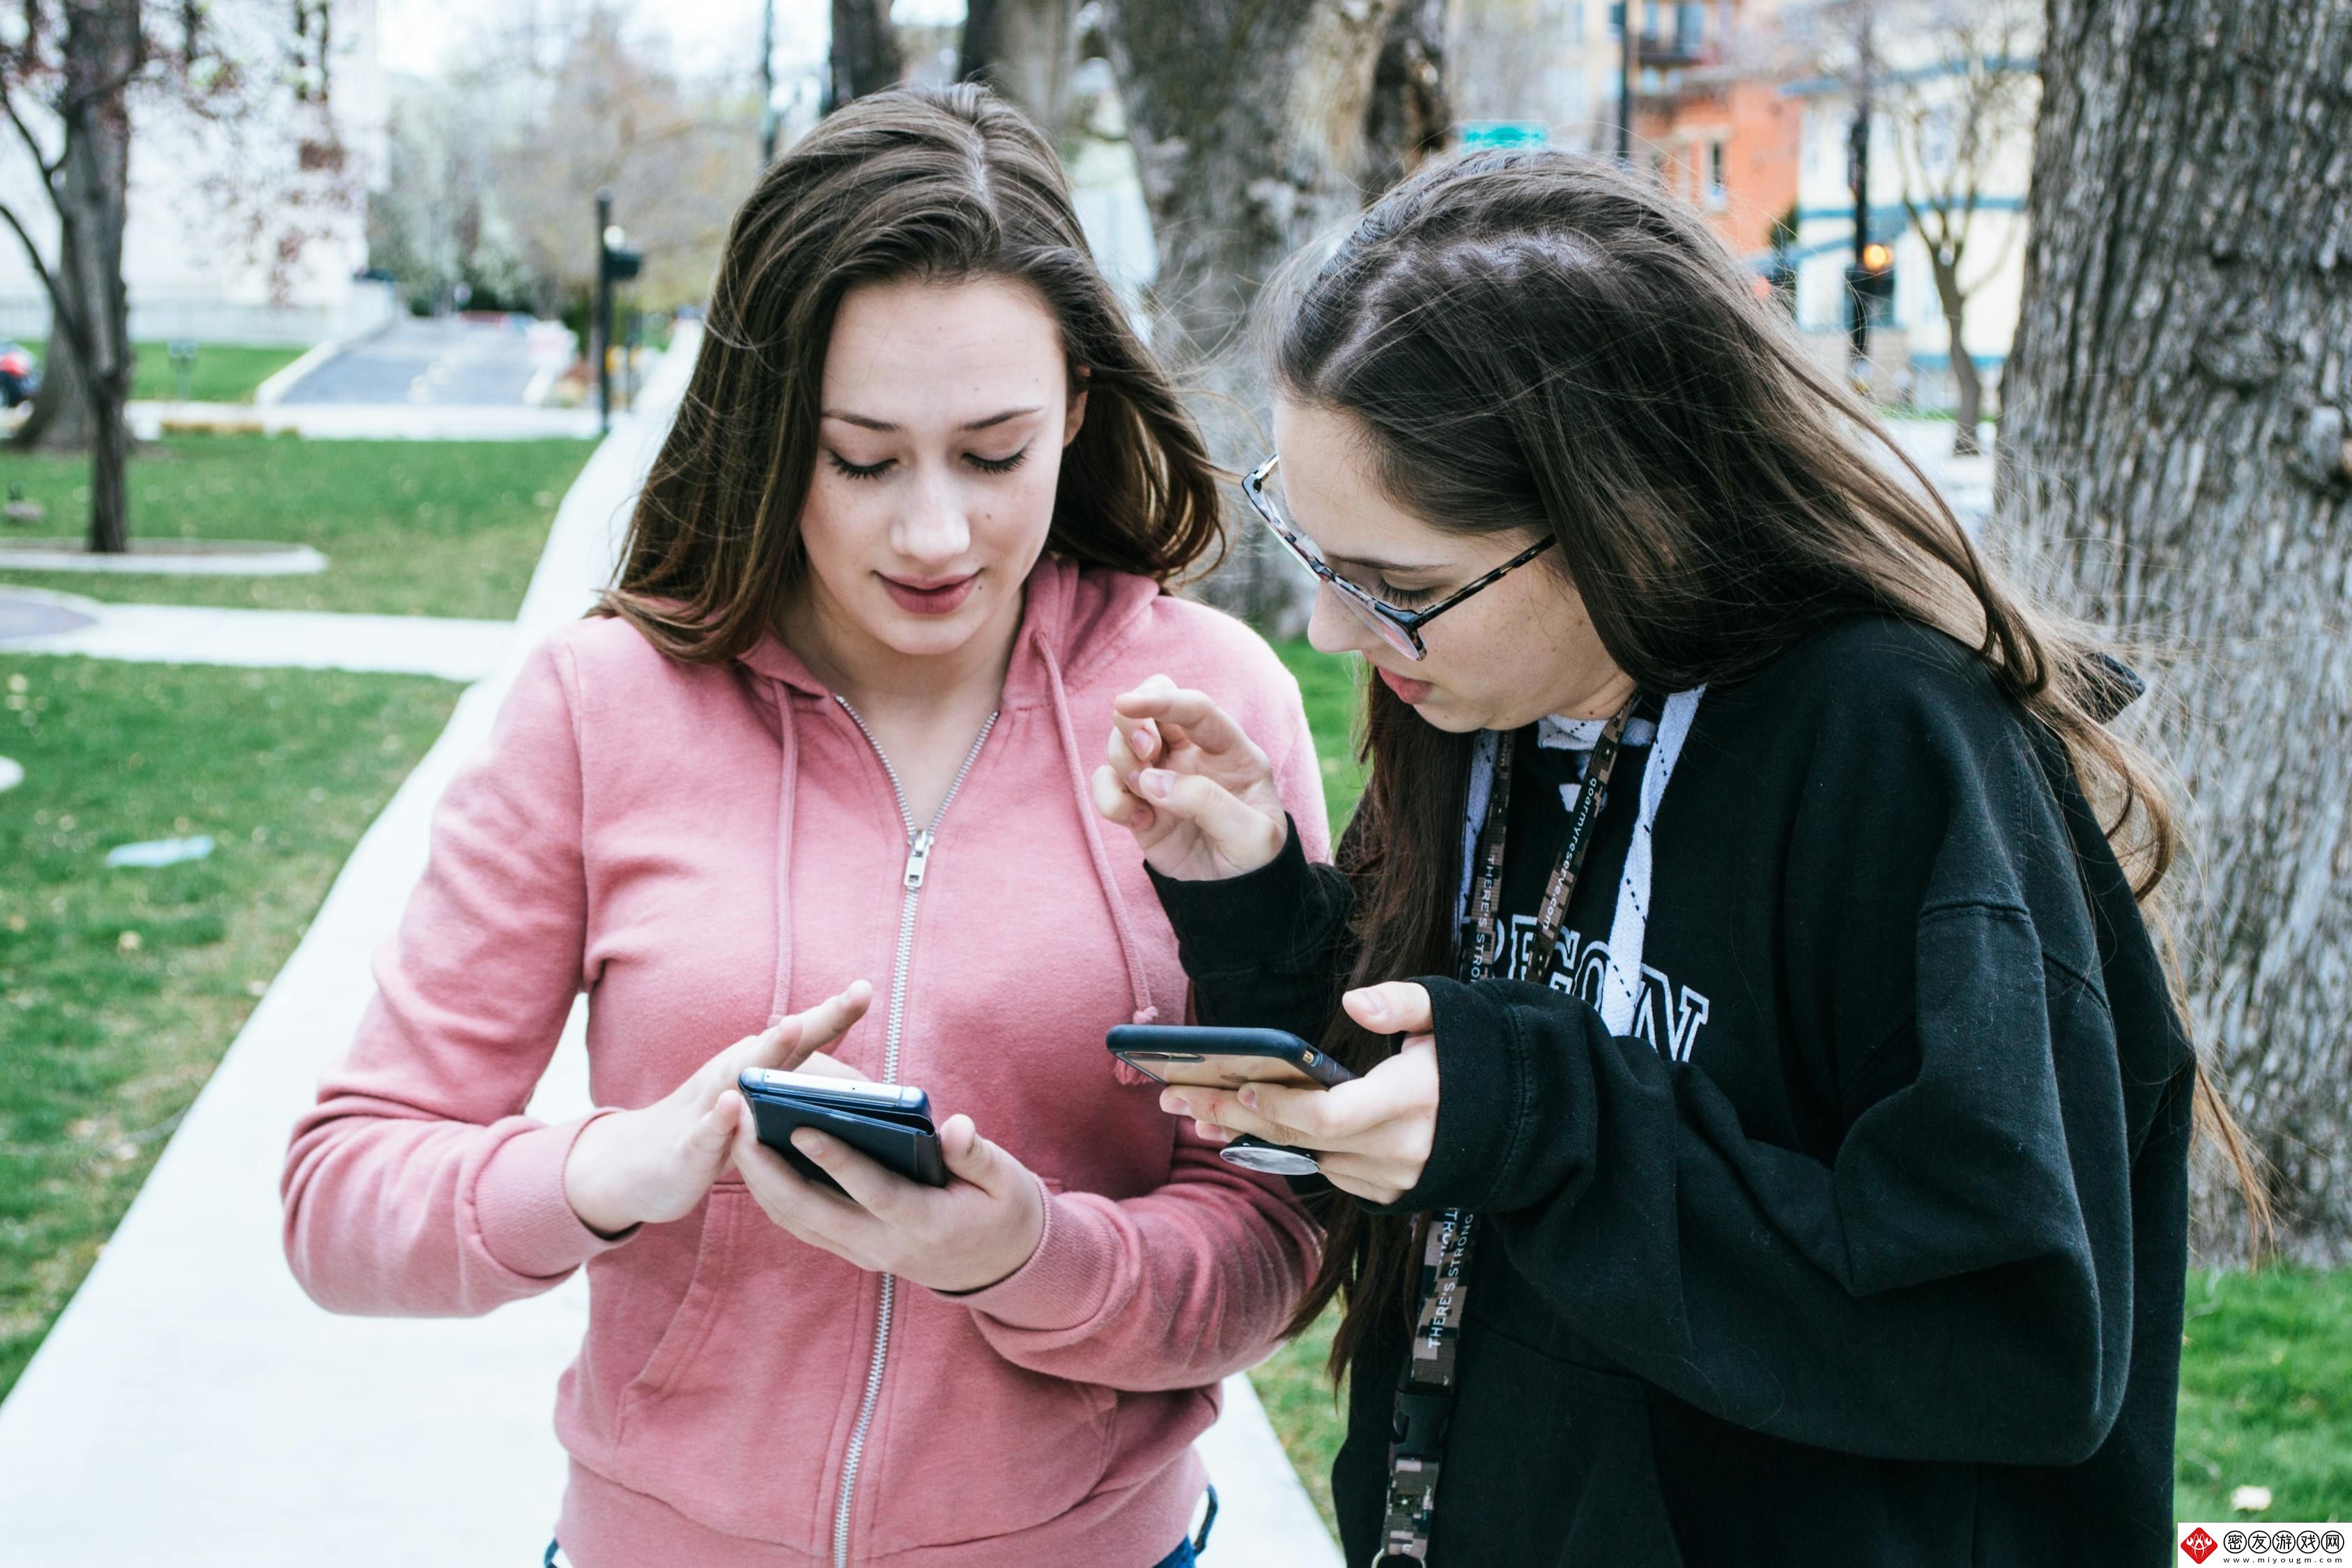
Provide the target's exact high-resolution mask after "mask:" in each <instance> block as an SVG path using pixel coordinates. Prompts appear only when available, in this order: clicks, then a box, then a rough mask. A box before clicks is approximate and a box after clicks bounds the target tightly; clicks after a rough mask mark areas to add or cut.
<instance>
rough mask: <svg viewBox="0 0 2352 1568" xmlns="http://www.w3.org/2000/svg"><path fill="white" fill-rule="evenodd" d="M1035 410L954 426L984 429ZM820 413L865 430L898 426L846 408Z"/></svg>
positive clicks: (890, 429) (1013, 411)
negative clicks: (854, 412)
mask: <svg viewBox="0 0 2352 1568" xmlns="http://www.w3.org/2000/svg"><path fill="white" fill-rule="evenodd" d="M1036 412H1037V410H1036V409H1035V408H1034V407H1031V408H1008V409H1006V410H1005V411H1004V412H1003V413H1002V414H992V415H990V416H988V417H987V418H985V419H975V420H973V421H972V422H971V424H969V425H959V426H956V428H957V429H958V430H960V431H962V430H986V429H988V428H990V427H991V426H997V425H1002V424H1003V423H1004V422H1005V421H1006V420H1008V419H1018V418H1020V417H1021V416H1023V415H1024V414H1034V413H1036ZM822 415H823V417H824V418H827V419H838V420H840V421H841V422H842V423H843V424H844V425H855V426H858V427H859V428H860V429H865V430H882V431H887V432H891V433H896V432H897V430H898V426H896V425H893V424H891V423H890V422H889V421H888V420H887V419H872V418H868V417H867V416H865V415H863V414H852V413H850V412H848V411H847V410H846V409H841V408H827V409H824V410H823V411H822Z"/></svg>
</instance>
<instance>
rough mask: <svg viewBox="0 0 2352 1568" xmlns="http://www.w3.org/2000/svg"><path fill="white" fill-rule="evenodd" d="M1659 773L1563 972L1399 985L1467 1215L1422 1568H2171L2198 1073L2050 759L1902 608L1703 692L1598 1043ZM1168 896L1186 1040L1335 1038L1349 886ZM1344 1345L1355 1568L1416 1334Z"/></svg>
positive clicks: (1437, 1181) (1579, 905) (1545, 850)
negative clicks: (1419, 1003)
mask: <svg viewBox="0 0 2352 1568" xmlns="http://www.w3.org/2000/svg"><path fill="white" fill-rule="evenodd" d="M1512 743H1514V744H1517V745H1519V746H1521V747H1522V750H1521V752H1519V753H1518V756H1519V758H1520V760H1521V762H1522V764H1523V765H1522V766H1521V768H1520V769H1519V770H1518V771H1519V779H1520V783H1519V784H1518V785H1517V787H1515V790H1514V795H1513V800H1512V810H1511V817H1510V826H1509V837H1508V840H1507V842H1508V843H1509V845H1510V847H1511V853H1510V858H1509V860H1508V862H1507V868H1506V900H1505V907H1506V909H1507V910H1510V911H1512V912H1513V913H1514V914H1516V915H1517V916H1518V917H1519V920H1518V921H1517V923H1518V924H1521V925H1526V924H1529V923H1531V921H1528V918H1527V917H1528V915H1530V914H1531V913H1532V910H1533V906H1534V904H1535V902H1536V900H1537V897H1538V894H1539V892H1540V889H1541V884H1542V880H1543V877H1544V874H1545V873H1546V871H1547V870H1548V869H1549V864H1550V861H1551V859H1552V858H1553V857H1554V856H1555V855H1556V854H1557V852H1558V847H1559V840H1560V837H1562V834H1563V832H1564V829H1565V822H1566V817H1565V811H1564V809H1563V807H1562V805H1561V803H1560V800H1559V795H1558V793H1557V791H1556V790H1554V789H1553V788H1551V787H1549V785H1548V784H1546V783H1545V782H1544V781H1542V780H1541V779H1540V778H1539V777H1532V776H1530V767H1532V769H1534V770H1541V769H1542V768H1544V767H1546V766H1552V767H1555V768H1556V767H1558V766H1559V763H1557V762H1555V761H1552V760H1551V759H1552V758H1554V757H1556V756H1557V753H1552V754H1550V756H1549V757H1548V756H1546V755H1544V754H1540V753H1538V752H1537V751H1536V749H1535V748H1534V747H1533V746H1532V744H1531V742H1530V739H1529V736H1528V733H1527V732H1522V734H1521V735H1520V736H1518V737H1515V738H1514V739H1513V742H1512ZM1644 756H1645V752H1643V750H1641V749H1629V751H1628V752H1627V754H1626V755H1625V756H1624V758H1623V759H1622V761H1621V762H1620V763H1619V766H1618V770H1617V774H1616V780H1617V782H1616V784H1615V787H1613V788H1612V790H1611V791H1610V795H1609V797H1608V799H1607V802H1606V805H1605V806H1604V809H1603V811H1602V814H1601V819H1600V822H1599V825H1598V826H1597V828H1596V830H1595V837H1594V840H1593V847H1592V850H1591V858H1590V859H1589V860H1588V861H1587V863H1586V866H1585V868H1584V872H1583V875H1582V877H1581V879H1580V882H1579V885H1578V888H1577V892H1576V896H1575V898H1574V900H1572V901H1571V903H1570V907H1569V911H1568V921H1567V934H1566V935H1565V936H1564V937H1563V939H1562V941H1561V943H1560V956H1559V963H1558V965H1557V966H1556V967H1555V969H1554V971H1553V972H1552V973H1550V974H1549V975H1548V976H1542V977H1537V978H1538V979H1541V980H1544V981H1547V982H1548V984H1534V983H1530V981H1529V980H1528V979H1496V980H1489V981H1484V982H1481V983H1479V984H1468V985H1465V984H1459V983H1457V982H1455V981H1454V980H1451V979H1447V978H1444V977H1438V976H1432V977H1426V978H1424V979H1423V981H1422V983H1423V984H1425V985H1427V986H1428V988H1429V990H1430V993H1431V995H1432V997H1433V1001H1434V1004H1435V1015H1436V1043H1437V1058H1438V1065H1439V1082H1440V1095H1439V1104H1438V1112H1437V1124H1436V1132H1435V1148H1434V1150H1433V1153H1432V1155H1431V1157H1430V1160H1429V1163H1428V1166H1427V1168H1426V1169H1425V1170H1424V1172H1423V1176H1422V1180H1421V1184H1420V1185H1419V1186H1418V1187H1416V1188H1415V1189H1414V1190H1413V1191H1412V1193H1410V1194H1406V1196H1405V1198H1404V1200H1403V1201H1402V1203H1400V1204H1399V1205H1396V1206H1397V1208H1398V1209H1399V1210H1401V1211H1403V1212H1420V1211H1423V1210H1431V1209H1435V1208H1439V1207H1444V1206H1459V1207H1462V1208H1465V1209H1470V1210H1474V1211H1475V1212H1477V1213H1478V1214H1480V1215H1484V1216H1486V1219H1485V1222H1484V1224H1483V1225H1482V1227H1481V1228H1482V1236H1483V1239H1482V1242H1481V1244H1480V1247H1479V1250H1478V1253H1477V1256H1476V1259H1475V1266H1474V1272H1473V1276H1472V1280H1471V1287H1470V1293H1469V1306H1468V1313H1467V1320H1466V1327H1465V1331H1464V1335H1463V1340H1462V1345H1461V1352H1460V1353H1461V1363H1460V1369H1461V1370H1460V1384H1459V1400H1458V1404H1457V1405H1456V1408H1455V1412H1454V1424H1453V1431H1452V1436H1451V1440H1450V1442H1449V1444H1448V1447H1447V1449H1446V1452H1445V1455H1444V1471H1443V1475H1444V1480H1443V1483H1442V1486H1441V1489H1440V1491H1439V1494H1438V1499H1437V1510H1436V1520H1435V1526H1434V1532H1433V1539H1432V1547H1431V1561H1432V1562H1433V1563H1435V1564H1437V1565H1438V1568H1502V1565H1511V1568H1516V1565H1518V1564H1551V1563H1559V1564H1571V1563H1573V1564H1577V1565H1579V1568H1582V1565H1585V1564H1592V1565H1596V1568H1643V1565H1650V1564H1672V1563H1687V1564H1690V1565H1691V1568H1725V1565H1732V1564H1768V1563H1770V1564H1779V1563H1786V1564H1790V1565H1791V1568H1797V1565H1801V1568H1840V1565H1846V1564H1851V1565H1853V1568H1902V1565H1906V1564H1938V1565H1940V1564H1962V1563H1972V1564H1988V1565H1990V1564H2000V1565H2003V1568H2030V1565H2033V1564H2043V1563H2046V1564H2051V1565H2053V1568H2056V1565H2058V1564H2064V1565H2066V1568H2085V1565H2096V1564H2106V1563H2144V1564H2148V1565H2150V1568H2153V1565H2155V1564H2158V1563H2165V1562H2167V1561H2168V1560H2169V1556H2170V1552H2171V1530H2172V1441H2173V1424H2174V1399H2175V1389H2176V1386H2177V1382H2178V1373H2179V1350H2180V1327H2181V1322H2180V1320H2181V1289H2182V1279H2183V1275H2184V1271H2185V1268H2186V1261H2187V1260H2186V1242H2185V1234H2186V1186H2187V1184H2186V1169H2187V1156H2188V1149H2189V1125H2190V1095H2191V1089H2192V1086H2193V1082H2194V1074H2193V1066H2192V1061H2191V1058H2190V1055H2189V1047H2188V1045H2187V1042H2186V1040H2185V1037H2184V1036H2183V1033H2182V1031H2181V1029H2180V1026H2179V1022H2178V1020H2177V1017H2176V1016H2175V1014H2174V1012H2173V1010H2172V1007H2171V1005H2170V1001H2169V998H2168V990H2167V986H2166V984H2165V979H2164V975H2163V973H2162V971H2161V968H2160V966H2159V964H2158V959H2157V955H2156V952H2155V950H2154V948H2153V946H2152V944H2151V943H2150V941H2149V938H2148V935H2147V930H2146V928H2145V927H2144V926H2143V924H2142V922H2141V920H2140V916H2139V912H2138V910H2137V906H2136V905H2135V903H2134V901H2133V899H2132V895H2131V891H2130V889H2129V887H2128V885H2127V883H2126V879H2125V877H2124V875H2123V872H2122V870H2121V869H2120V868H2119V867H2118V866H2117V865H2116V859H2115V857H2114V856H2113V854H2112V853H2111V852H2110V851H2109V849H2108V847H2107V843H2106V840H2105V837H2103V836H2102V834H2101V832H2100V829H2099V826H2098V824H2097V822H2096V820H2095V818H2094V816H2093V815H2092V813H2091V811H2090V808H2089V806H2088V805H2087V804H2086V803H2085V801H2084V797H2083V795H2082V792H2081V790H2080V789H2079V788H2078V786H2077V784H2076V783H2075V780H2074V775H2073V773H2072V772H2071V771H2070V770H2069V769H2068V767H2067V766H2066V763H2065V759H2064V755H2063V751H2062V750H2061V749H2060V748H2059V747H2058V746H2057V744H2056V743H2055V742H2054V741H2053V740H2052V739H2051V738H2050V737H2049V736H2048V735H2047V733H2046V732H2044V731H2042V730H2041V728H2040V727H2039V726H2038V725H2037V724H2035V723H2034V722H2033V721H2031V720H2029V719H2027V718H2026V717H2025V716H2024V715H2023V714H2022V713H2021V711H2020V710H2018V709H2017V708H2016V707H2015V706H2014V705H2013V704H2012V703H2011V702H2009V701H2008V700H2005V699H2004V698H2003V697H2002V696H2001V695H2000V693H1999V692H1998V690H1997V689H1995V687H1994V685H1993V683H1992V681H1991V679H1990V676H1989V675H1988V673H1987V672H1986V671H1985V669H1984V668H1983V667H1982V666H1981V665H1980V664H1979V662H1978V661H1977V660H1976V659H1974V658H1972V657H1971V656H1970V654H1969V652H1968V651H1967V650H1966V649H1964V648H1962V647H1959V646H1958V645H1957V644H1955V643H1953V642H1951V641H1950V640H1948V639H1947V638H1945V637H1940V636H1937V634H1935V633H1932V632H1929V631H1926V630H1924V629H1921V628H1919V627H1917V626H1912V625H1910V624H1907V623H1904V622H1901V621H1895V620H1886V619H1874V618H1873V619H1856V620H1853V621H1849V622H1846V623H1843V624H1842V625H1840V626H1836V627H1834V628H1832V629H1831V630H1829V631H1827V632H1824V633H1823V634H1822V635H1821V636H1819V637H1815V638H1813V639H1812V640H1811V641H1810V642H1808V643H1806V644H1804V645H1802V646H1801V647H1797V648H1796V649H1795V650H1793V651H1791V652H1790V653H1788V654H1786V655H1784V656H1782V657H1780V658H1778V659H1776V660H1775V661H1774V662H1772V663H1771V664H1769V666H1767V667H1766V668H1764V669H1762V670H1761V671H1760V672H1759V673H1758V674H1756V675H1754V676H1752V677H1750V678H1748V679H1744V680H1741V681H1739V682H1738V683H1736V684H1732V685H1726V686H1721V687H1718V688H1716V689H1710V690H1709V691H1707V693H1706V696H1705V699H1704V700H1702V702H1701V703H1700V705H1699V708H1698V710H1697V715H1696V721H1694V723H1693V725H1692V728H1691V731H1690V734H1689V738H1688V740H1687V742H1685V746H1684V749H1683V752H1682V756H1681V759H1680V762H1679V763H1678V765H1677V766H1676V768H1675V772H1674V774H1673V778H1672V782H1671V784H1669V786H1668V787H1667V790H1666V792H1665V795H1664V802H1663V805H1661V807H1660V808H1659V811H1658V816H1657V820H1656V831H1655V839H1654V855H1655V864H1654V874H1653V883H1652V900H1651V914H1650V919H1649V925H1648V934H1647V940H1646V944H1645V947H1644V950H1643V997H1642V1001H1641V1004H1640V1005H1639V1008H1638V1010H1637V1013H1636V1017H1635V1023H1634V1026H1633V1032H1632V1034H1631V1035H1630V1036H1628V1037H1612V1036H1611V1035H1610V1033H1609V1031H1608V1029H1607V1028H1606V1027H1605V1026H1603V1024H1602V1023H1601V1016H1600V1015H1599V1014H1598V1013H1597V1012H1596V1011H1594V1009H1593V1007H1592V1006H1591V1005H1590V1001H1591V999H1592V998H1594V997H1596V996H1597V995H1598V982H1599V973H1600V965H1599V961H1598V957H1597V951H1598V949H1599V947H1600V946H1601V945H1603V944H1605V942H1606V938H1607V935H1608V929H1609V922H1610V918H1611V915H1612V911H1613V909H1614V906H1615V899H1616V886H1617V880H1618V877H1619V874H1620V871H1621V870H1622V865H1623V860H1624V855H1625V848H1626V844H1627V841H1628V839H1629V837H1630V836H1631V833H1632V829H1633V817H1634V808H1635V803H1636V799H1637V796H1638V794H1639V791H1638V789H1637V788H1635V787H1633V781H1637V780H1638V779H1639V777H1640V776H1641V767H1642V763H1643V758H1644ZM1570 776H1572V775H1570ZM1159 887H1160V896H1161V899H1162V901H1163V903H1164V904H1165V906H1166V908H1167V910H1168V913H1169V915H1170V918H1171V921H1172V922H1173V924H1174V926H1175V930H1176V932H1177V936H1178V939H1179V942H1180V944H1181V951H1182V954H1183V959H1184V963H1185V967H1186V969H1187V971H1188V972H1189V973H1191V975H1192V980H1193V982H1194V986H1195V1006H1196V1008H1197V1010H1198V1013H1199V1015H1200V1016H1201V1017H1202V1019H1203V1020H1204V1021H1207V1022H1212V1023H1219V1024H1252V1025H1267V1026H1278V1027H1283V1028H1287V1029H1290V1030H1293V1031H1294V1032H1296V1033H1298V1034H1301V1035H1304V1036H1306V1037H1308V1038H1310V1039H1313V1038H1316V1037H1319V1036H1320V1035H1321V1033H1322V1032H1323V1029H1324V1027H1325V1026H1326V1024H1327V1023H1328V1019H1329V1017H1330V1016H1331V1011H1332V1008H1333V1006H1334V1005H1335V1001H1336V995H1337V990H1338V985H1339V981H1340V979H1341V977H1342V976H1343V975H1344V974H1345V973H1346V971H1347V966H1348V963H1349V942H1348V939H1347V935H1346V930H1345V928H1346V924H1347V920H1348V915H1349V908H1350V899H1349V889H1348V886H1347V883H1346V881H1345V879H1343V878H1341V877H1340V876H1339V873H1338V872H1336V871H1334V870H1332V869H1331V868H1328V867H1311V866H1309V865H1307V863H1306V861H1305V859H1304V858H1302V857H1301V855H1300V854H1299V851H1298V848H1297V837H1296V836H1295V835H1294V836H1293V837H1292V840H1291V843H1290V846H1289V847H1287V848H1286V850H1285V852H1284V854H1283V856H1282V858H1279V859H1277V860H1276V862H1274V863H1273V864H1272V865H1269V866H1267V867H1265V868H1261V869H1260V870H1258V871H1255V872H1253V873H1251V874H1249V875H1247V876H1244V877H1240V878H1235V879H1231V880H1229V881H1224V882H1211V883H1203V882H1184V883H1177V882H1169V881H1166V880H1161V881H1160V883H1159ZM1449 891H1450V890H1449ZM1514 952H1515V953H1518V954H1524V952H1525V944H1524V943H1518V944H1515V945H1514ZM1520 962H1522V963H1524V959H1523V957H1522V958H1521V960H1520ZM1374 1322H1375V1325H1376V1326H1375V1329H1374V1331H1372V1332H1371V1333H1370V1335H1369V1336H1368V1337H1367V1340H1366V1342H1365V1345H1364V1348H1363V1350H1362V1352H1361V1353H1360V1355H1359V1357H1358V1359H1357V1361H1356V1363H1355V1364H1354V1366H1353V1367H1352V1369H1351V1376H1350V1395H1349V1436H1348V1440H1347V1443H1346V1446H1345V1447H1343V1448H1342V1449H1341V1451H1340V1454H1339V1459H1338V1461H1337V1463H1336V1464H1335V1465H1334V1467H1333V1470H1332V1486H1333V1492H1334V1495H1335V1497H1336V1499H1337V1501H1338V1507H1339V1522H1340V1532H1341V1535H1342V1537H1343V1538H1344V1541H1345V1543H1346V1547H1347V1556H1348V1562H1349V1564H1350V1568H1361V1565H1363V1564H1365V1563H1370V1561H1371V1560H1372V1559H1373V1558H1374V1557H1375V1556H1376V1555H1377V1554H1378V1552H1379V1550H1380V1540H1379V1537H1380V1532H1381V1514H1382V1508H1383V1503H1384V1497H1385V1486H1386V1479H1387V1449H1388V1431H1389V1423H1390V1417H1391V1401H1392V1398H1393V1395H1394V1392H1395V1388H1396V1384H1397V1374H1398V1371H1399V1369H1400V1367H1401V1365H1402V1357H1403V1352H1404V1341H1405V1326H1404V1310H1403V1308H1402V1306H1400V1307H1398V1308H1396V1309H1395V1310H1391V1311H1385V1312H1382V1313H1381V1314H1380V1315H1379V1316H1378V1317H1377V1318H1376V1319H1375V1320H1374Z"/></svg>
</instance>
